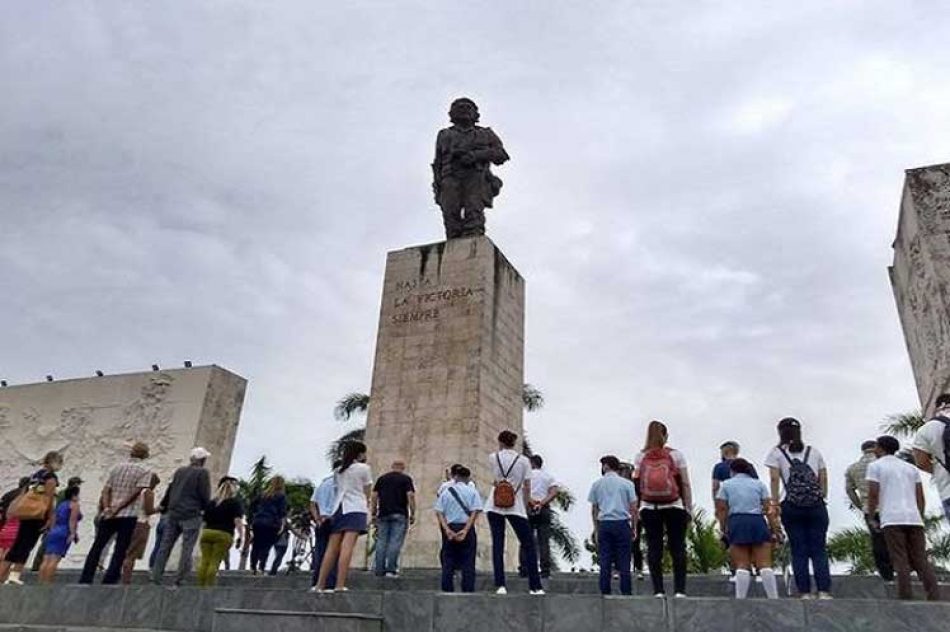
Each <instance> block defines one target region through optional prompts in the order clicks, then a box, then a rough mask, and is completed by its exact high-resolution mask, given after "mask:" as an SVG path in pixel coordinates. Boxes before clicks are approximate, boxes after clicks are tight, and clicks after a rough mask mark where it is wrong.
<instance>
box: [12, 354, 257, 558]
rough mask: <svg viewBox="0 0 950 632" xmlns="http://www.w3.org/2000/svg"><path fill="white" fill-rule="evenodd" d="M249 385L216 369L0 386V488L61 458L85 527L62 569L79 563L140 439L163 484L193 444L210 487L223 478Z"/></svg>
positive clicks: (215, 367) (212, 367) (62, 474)
mask: <svg viewBox="0 0 950 632" xmlns="http://www.w3.org/2000/svg"><path fill="white" fill-rule="evenodd" d="M246 387H247V381H246V380H245V379H244V378H242V377H239V376H237V375H235V374H233V373H230V372H229V371H226V370H224V369H222V368H220V367H217V366H206V367H195V368H189V369H176V370H170V371H152V372H147V373H131V374H126V375H113V376H105V377H93V378H86V379H77V380H63V381H57V382H42V383H39V384H26V385H22V386H8V387H6V388H0V485H2V489H4V490H6V489H10V488H12V487H15V486H16V481H17V479H18V478H19V477H21V476H24V475H28V474H30V473H31V472H32V471H34V470H35V469H36V467H37V466H36V463H37V462H38V461H40V460H41V459H42V458H43V455H44V454H45V453H46V452H47V451H49V450H60V451H62V452H63V454H64V456H65V467H64V468H63V471H62V472H61V473H60V481H61V483H62V484H65V483H66V478H68V477H70V476H81V477H82V478H83V480H84V481H85V482H84V484H83V488H82V489H83V491H82V495H81V502H82V509H83V513H84V514H85V520H83V522H82V523H81V524H80V534H79V537H80V543H79V545H78V546H74V547H73V548H72V549H71V550H70V555H69V557H68V558H67V559H66V560H64V565H67V566H68V565H70V564H71V563H72V564H76V563H81V561H82V559H83V556H84V555H85V553H86V551H87V550H88V548H89V546H90V545H91V544H92V539H93V520H92V519H93V517H94V516H95V514H96V503H97V500H98V498H99V492H100V490H101V489H102V485H103V483H104V482H105V478H106V476H107V474H108V472H109V469H110V468H111V467H112V466H113V465H115V464H116V463H118V462H120V461H121V460H123V459H125V458H128V452H129V446H130V445H131V443H132V442H135V441H144V442H145V443H147V444H148V446H149V449H150V451H151V458H150V459H149V460H148V465H149V466H150V467H151V468H153V469H154V470H155V472H156V473H157V474H158V475H159V476H160V477H161V478H162V481H163V486H162V488H160V492H161V490H162V489H163V488H164V484H165V483H168V482H170V481H171V475H172V473H173V472H174V470H175V469H176V468H177V467H179V466H181V465H183V464H185V463H187V460H188V452H189V451H190V450H191V448H193V447H194V446H196V445H201V446H204V447H206V448H207V449H208V450H210V451H211V453H212V457H211V459H209V461H208V466H209V468H210V469H211V472H212V480H216V478H217V477H218V476H220V475H222V474H225V473H226V472H227V470H228V467H229V466H230V464H231V450H232V449H233V447H234V439H235V435H236V434H237V427H238V421H239V419H240V415H241V407H242V406H243V403H244V393H245V390H246Z"/></svg>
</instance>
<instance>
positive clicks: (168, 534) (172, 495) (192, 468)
mask: <svg viewBox="0 0 950 632" xmlns="http://www.w3.org/2000/svg"><path fill="white" fill-rule="evenodd" d="M210 456H211V453H210V452H208V451H207V450H205V449H204V448H201V447H198V448H195V449H193V450H192V451H191V454H190V455H189V464H188V465H186V466H185V467H180V468H178V469H177V470H175V474H174V475H173V476H172V482H171V484H169V486H168V489H167V490H166V491H165V496H164V498H162V502H161V504H160V505H159V507H160V509H161V510H162V511H164V512H165V516H166V517H165V530H164V532H163V533H162V543H161V545H160V546H159V548H158V555H156V556H155V566H154V567H152V583H153V584H161V583H162V575H164V574H165V565H166V564H167V563H168V558H169V557H171V554H172V549H173V548H174V547H175V543H176V542H177V541H178V538H179V537H180V538H181V539H182V541H181V557H180V559H179V562H178V574H177V576H176V578H175V585H176V586H178V585H181V583H182V581H184V579H185V578H186V577H187V576H188V573H190V572H191V561H192V554H193V553H194V550H195V544H197V542H198V535H199V534H200V533H201V515H202V513H203V512H204V511H205V509H207V508H208V506H209V505H210V504H211V476H210V475H209V474H208V470H207V469H206V468H205V463H206V462H207V461H208V457H210Z"/></svg>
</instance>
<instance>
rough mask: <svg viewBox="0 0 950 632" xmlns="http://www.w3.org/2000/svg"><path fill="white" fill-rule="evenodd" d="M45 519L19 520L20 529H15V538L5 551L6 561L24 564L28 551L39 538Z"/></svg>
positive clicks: (28, 556) (28, 557) (31, 550)
mask: <svg viewBox="0 0 950 632" xmlns="http://www.w3.org/2000/svg"><path fill="white" fill-rule="evenodd" d="M45 524H46V520H42V519H41V520H21V521H20V529H19V530H18V531H17V534H16V540H15V541H14V542H13V546H11V547H10V550H9V551H8V552H7V559H6V561H7V562H10V563H11V564H26V561H27V560H28V559H30V553H32V552H33V548H34V547H35V546H36V543H37V542H39V540H40V532H41V531H43V526H44V525H45Z"/></svg>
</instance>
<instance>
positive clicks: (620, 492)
mask: <svg viewBox="0 0 950 632" xmlns="http://www.w3.org/2000/svg"><path fill="white" fill-rule="evenodd" d="M587 500H588V502H590V503H591V504H593V505H597V509H598V514H597V519H598V520H605V521H606V520H630V505H632V504H633V503H635V502H637V489H636V488H635V487H634V486H633V483H632V482H630V481H628V480H627V479H625V478H623V477H621V476H620V475H619V474H617V473H616V472H607V473H606V474H604V475H603V477H602V478H600V479H599V480H597V481H596V482H595V483H594V484H593V485H592V486H591V488H590V493H589V494H588V495H587Z"/></svg>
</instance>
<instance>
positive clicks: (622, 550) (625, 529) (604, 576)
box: [597, 520, 633, 595]
mask: <svg viewBox="0 0 950 632" xmlns="http://www.w3.org/2000/svg"><path fill="white" fill-rule="evenodd" d="M632 549H633V529H631V528H630V522H629V521H627V520H602V521H600V523H598V525H597V555H598V556H599V557H600V594H602V595H609V594H610V576H611V573H612V572H613V569H614V568H616V569H617V572H618V573H620V593H621V594H623V595H632V594H633V586H632V584H631V581H630V556H631V554H632Z"/></svg>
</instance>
